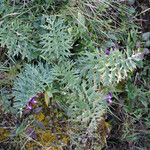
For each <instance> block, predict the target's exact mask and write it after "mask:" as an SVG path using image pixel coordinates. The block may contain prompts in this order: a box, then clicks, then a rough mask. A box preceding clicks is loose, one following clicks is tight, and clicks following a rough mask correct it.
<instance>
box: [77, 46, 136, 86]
mask: <svg viewBox="0 0 150 150" xmlns="http://www.w3.org/2000/svg"><path fill="white" fill-rule="evenodd" d="M137 61H139V59H138V58H136V57H134V55H131V54H130V52H129V50H127V51H126V52H124V53H123V52H121V51H119V50H117V49H116V50H114V51H112V52H111V54H110V55H106V54H105V53H103V52H100V51H98V50H96V51H95V52H86V54H85V56H83V57H81V58H80V59H79V63H80V67H81V77H84V78H86V79H87V80H88V82H89V83H90V85H94V86H95V87H98V86H100V85H101V84H103V85H104V86H108V85H116V84H117V83H119V82H120V81H121V80H123V79H125V78H127V76H128V73H129V72H132V71H133V70H134V69H135V68H136V66H137Z"/></svg>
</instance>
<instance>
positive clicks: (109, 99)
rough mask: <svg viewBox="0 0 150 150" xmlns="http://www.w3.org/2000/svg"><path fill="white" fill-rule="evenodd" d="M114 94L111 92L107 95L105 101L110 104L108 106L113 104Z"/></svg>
mask: <svg viewBox="0 0 150 150" xmlns="http://www.w3.org/2000/svg"><path fill="white" fill-rule="evenodd" d="M112 97H113V96H112V93H111V92H109V93H108V94H107V95H106V97H105V100H106V102H107V103H108V104H112Z"/></svg>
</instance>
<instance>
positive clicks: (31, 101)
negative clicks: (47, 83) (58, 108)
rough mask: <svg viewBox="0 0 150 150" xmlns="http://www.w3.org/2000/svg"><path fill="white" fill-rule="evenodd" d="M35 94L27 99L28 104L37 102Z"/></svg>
mask: <svg viewBox="0 0 150 150" xmlns="http://www.w3.org/2000/svg"><path fill="white" fill-rule="evenodd" d="M35 98H36V96H34V97H32V98H31V99H29V101H28V103H29V104H37V101H36V100H35Z"/></svg>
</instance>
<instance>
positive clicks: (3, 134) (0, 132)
mask: <svg viewBox="0 0 150 150" xmlns="http://www.w3.org/2000/svg"><path fill="white" fill-rule="evenodd" d="M9 135H10V132H9V131H8V130H6V129H4V128H0V141H3V140H5V139H6V138H8V137H9Z"/></svg>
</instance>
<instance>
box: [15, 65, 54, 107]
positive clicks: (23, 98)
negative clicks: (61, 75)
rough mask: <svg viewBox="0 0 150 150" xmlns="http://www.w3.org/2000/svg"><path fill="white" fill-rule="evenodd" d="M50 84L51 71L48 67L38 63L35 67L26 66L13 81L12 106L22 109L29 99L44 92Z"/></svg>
mask: <svg viewBox="0 0 150 150" xmlns="http://www.w3.org/2000/svg"><path fill="white" fill-rule="evenodd" d="M51 82H52V75H51V69H50V67H49V66H48V65H43V64H42V63H39V64H38V65H37V66H36V65H30V64H27V65H26V66H25V68H24V69H23V71H22V72H21V73H20V74H19V75H18V76H17V77H16V79H15V80H14V86H13V95H14V96H15V104H14V106H15V107H17V108H23V107H24V106H25V105H26V103H27V101H28V100H29V99H30V98H31V97H33V96H35V95H36V94H37V93H39V92H43V91H45V90H46V88H47V87H48V86H49V85H50V84H51Z"/></svg>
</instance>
